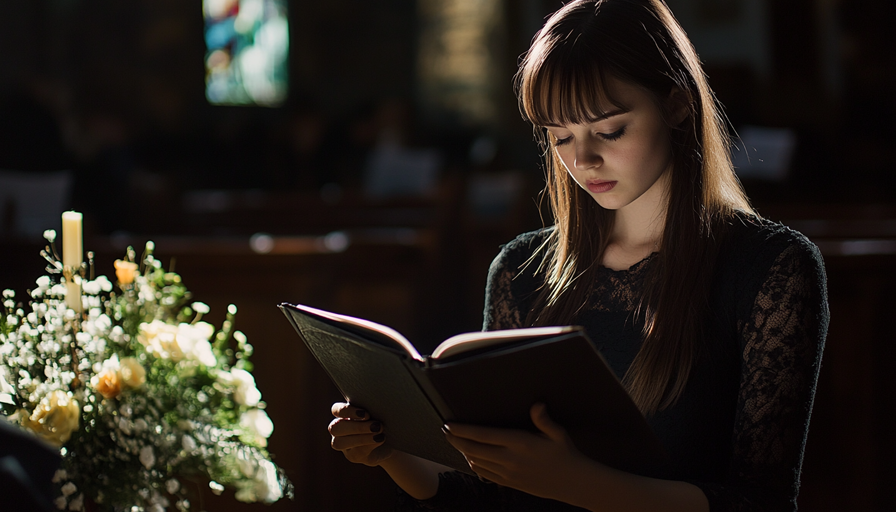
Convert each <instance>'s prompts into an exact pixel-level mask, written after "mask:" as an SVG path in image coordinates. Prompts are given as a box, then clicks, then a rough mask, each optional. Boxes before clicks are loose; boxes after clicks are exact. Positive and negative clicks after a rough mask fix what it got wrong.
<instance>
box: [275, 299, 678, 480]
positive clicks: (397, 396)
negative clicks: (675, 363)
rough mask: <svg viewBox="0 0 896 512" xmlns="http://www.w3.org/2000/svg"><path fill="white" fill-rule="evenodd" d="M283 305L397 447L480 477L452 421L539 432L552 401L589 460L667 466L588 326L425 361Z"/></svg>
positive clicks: (649, 470)
mask: <svg viewBox="0 0 896 512" xmlns="http://www.w3.org/2000/svg"><path fill="white" fill-rule="evenodd" d="M280 307H281V309H282V310H283V312H284V313H285V314H286V316H287V318H289V320H290V322H291V323H292V324H293V326H294V327H295V329H296V331H297V332H298V333H299V336H300V338H301V339H302V341H303V342H304V343H305V344H306V346H307V347H308V349H309V350H310V351H311V353H312V354H313V355H314V357H315V358H316V359H317V361H318V362H319V363H320V364H321V366H322V367H323V368H324V369H325V370H326V371H327V373H328V374H329V375H330V377H331V379H332V380H333V382H334V383H335V384H336V386H337V387H338V388H339V390H340V391H341V392H342V394H343V396H344V397H345V399H346V401H347V402H349V403H351V404H352V405H355V406H358V407H363V408H364V409H367V410H368V411H369V412H370V414H371V416H372V417H374V418H376V419H378V420H380V421H382V422H383V424H384V425H385V426H386V431H387V432H388V434H387V436H386V443H387V444H388V445H389V446H391V447H392V448H394V449H397V450H401V451H404V452H407V453H410V454H412V455H417V456H419V457H422V458H426V459H429V460H433V461H435V462H439V463H441V464H445V465H447V466H450V467H453V468H455V469H458V470H460V471H464V472H467V473H471V470H470V468H469V466H468V465H467V464H466V461H465V459H464V458H463V456H462V455H461V454H460V453H459V452H458V451H457V450H455V449H454V448H453V447H452V446H451V445H450V444H449V443H448V442H447V441H446V440H445V437H444V434H443V433H442V431H441V427H442V425H443V424H444V423H446V422H449V421H454V422H459V423H470V424H478V425H487V426H493V427H504V428H516V429H524V430H529V431H533V432H537V429H536V428H535V426H534V425H533V424H532V422H531V419H530V416H529V410H530V408H531V406H532V405H533V404H534V403H536V402H543V403H545V404H546V405H547V409H548V413H549V414H550V416H551V418H552V419H553V420H554V421H555V422H557V423H559V424H560V425H562V426H563V427H564V428H566V430H567V432H568V433H569V435H570V438H571V439H572V440H573V443H575V445H576V447H577V448H578V449H579V450H580V451H582V453H584V454H585V455H586V456H588V457H591V458H593V459H595V460H597V461H599V462H602V463H604V464H607V465H609V466H611V467H614V468H617V469H620V470H623V471H628V472H632V473H637V474H642V475H648V476H662V475H663V474H665V472H666V470H667V464H668V457H667V455H666V453H665V450H664V449H663V448H662V445H661V444H660V442H659V440H658V439H657V438H656V436H655V435H654V434H653V432H652V430H651V429H650V427H649V426H648V424H647V422H646V421H645V420H644V417H643V416H642V415H641V413H640V411H638V409H637V407H636V406H635V404H634V403H633V402H632V400H631V398H630V397H629V396H628V393H627V392H626V391H625V389H624V388H623V387H622V384H621V383H620V382H619V380H618V379H617V378H616V376H615V374H613V372H612V371H611V370H610V369H609V368H608V367H607V365H606V363H605V361H604V360H603V357H602V356H601V355H600V353H599V352H598V351H597V349H596V348H595V347H594V345H593V344H592V343H591V341H590V340H589V339H588V337H587V335H586V334H585V332H584V331H583V330H582V329H580V328H570V329H565V330H563V331H562V332H560V333H559V334H557V335H552V336H544V335H538V336H534V337H533V338H531V339H530V338H527V337H526V336H525V335H524V334H525V333H526V332H528V331H529V330H525V329H523V330H513V333H517V332H519V333H522V334H523V336H522V337H516V338H511V339H509V340H507V341H498V342H495V343H493V344H491V345H487V346H482V345H477V344H475V343H471V344H469V346H471V347H475V348H474V349H472V350H466V351H465V350H463V345H459V346H460V347H461V348H460V349H459V350H458V349H455V350H454V351H453V352H452V355H450V356H441V357H430V356H425V357H424V356H419V354H416V352H409V350H413V349H412V348H410V349H407V348H404V347H403V346H402V342H399V341H398V340H394V339H392V336H391V335H387V334H384V331H377V330H374V331H371V330H369V329H368V328H367V327H366V326H365V325H359V324H358V323H345V322H342V321H340V318H339V317H340V315H335V314H330V313H329V312H320V313H325V314H327V315H328V316H321V315H318V314H316V311H317V310H313V309H311V308H307V307H303V306H294V305H290V304H282V305H281V306H280ZM343 318H346V319H350V320H352V321H353V320H355V319H352V318H351V317H343ZM362 322H363V321H362ZM368 324H369V325H373V326H375V328H376V327H378V326H376V324H372V323H369V322H368ZM385 331H386V332H388V331H391V330H389V329H388V328H385ZM392 332H394V331H392ZM507 332H508V333H510V331H507ZM501 334H503V333H498V332H492V333H481V335H482V337H489V336H495V335H501ZM395 335H396V336H400V335H399V334H397V333H395ZM465 336H470V335H465ZM475 337H476V336H475V335H474V336H473V338H475ZM402 341H403V342H404V343H406V344H407V343H409V342H407V340H404V339H403V338H402ZM436 353H438V349H437V351H436Z"/></svg>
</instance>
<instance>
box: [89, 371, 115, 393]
mask: <svg viewBox="0 0 896 512" xmlns="http://www.w3.org/2000/svg"><path fill="white" fill-rule="evenodd" d="M90 383H91V384H93V387H94V389H96V390H97V392H99V394H101V395H103V397H105V398H115V397H117V396H118V395H120V394H121V379H120V378H119V376H118V372H117V371H116V369H115V368H104V369H103V371H102V372H100V373H99V375H96V376H95V377H94V378H93V379H91V381H90Z"/></svg>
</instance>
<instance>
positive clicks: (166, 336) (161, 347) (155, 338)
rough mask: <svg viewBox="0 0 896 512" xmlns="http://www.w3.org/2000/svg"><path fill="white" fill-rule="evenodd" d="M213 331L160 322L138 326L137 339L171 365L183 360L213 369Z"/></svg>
mask: <svg viewBox="0 0 896 512" xmlns="http://www.w3.org/2000/svg"><path fill="white" fill-rule="evenodd" d="M214 333H215V328H214V327H213V326H212V325H211V324H209V323H207V322H196V323H195V324H187V323H181V324H178V325H170V324H166V323H165V322H162V321H160V320H153V321H152V322H149V323H142V324H140V333H139V334H138V335H137V339H138V340H139V341H140V343H141V344H143V346H145V347H146V349H147V351H149V352H151V353H153V354H155V355H156V356H158V357H162V358H168V359H171V360H172V361H174V362H180V361H182V360H184V359H187V360H190V361H198V362H199V363H202V364H204V365H205V366H215V364H217V360H216V359H215V354H214V353H213V352H212V346H211V343H209V341H208V340H209V338H211V337H212V335H213V334H214Z"/></svg>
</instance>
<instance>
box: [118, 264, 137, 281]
mask: <svg viewBox="0 0 896 512" xmlns="http://www.w3.org/2000/svg"><path fill="white" fill-rule="evenodd" d="M137 268H138V266H137V264H136V263H134V262H132V261H124V260H115V277H117V278H118V284H122V285H124V284H131V283H133V282H134V278H135V277H136V276H137Z"/></svg>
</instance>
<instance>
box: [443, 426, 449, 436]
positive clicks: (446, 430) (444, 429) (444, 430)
mask: <svg viewBox="0 0 896 512" xmlns="http://www.w3.org/2000/svg"><path fill="white" fill-rule="evenodd" d="M442 433H443V434H447V433H448V429H447V428H445V426H444V425H443V426H442Z"/></svg>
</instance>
